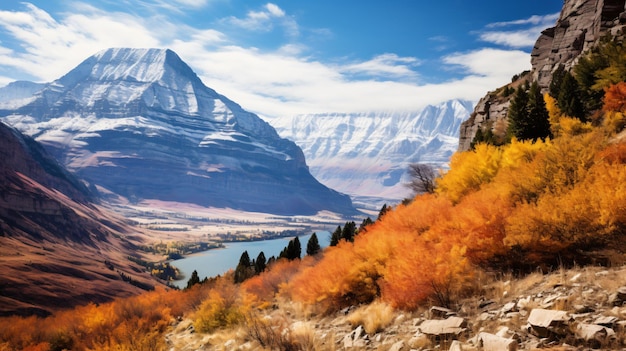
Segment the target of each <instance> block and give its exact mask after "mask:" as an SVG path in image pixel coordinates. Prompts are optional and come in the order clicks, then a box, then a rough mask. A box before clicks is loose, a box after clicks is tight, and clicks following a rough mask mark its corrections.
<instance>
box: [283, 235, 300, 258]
mask: <svg viewBox="0 0 626 351" xmlns="http://www.w3.org/2000/svg"><path fill="white" fill-rule="evenodd" d="M300 255H302V246H301V245H300V239H298V237H295V238H294V239H292V240H289V244H287V247H285V248H284V249H283V250H282V251H281V252H280V255H278V258H286V259H288V260H290V261H293V260H295V259H300Z"/></svg>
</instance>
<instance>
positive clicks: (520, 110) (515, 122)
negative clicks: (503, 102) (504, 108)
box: [507, 84, 528, 139]
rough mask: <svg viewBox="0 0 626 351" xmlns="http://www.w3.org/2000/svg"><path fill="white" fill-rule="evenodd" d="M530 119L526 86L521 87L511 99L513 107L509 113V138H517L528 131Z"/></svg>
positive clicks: (510, 107) (511, 106)
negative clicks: (528, 119) (528, 120)
mask: <svg viewBox="0 0 626 351" xmlns="http://www.w3.org/2000/svg"><path fill="white" fill-rule="evenodd" d="M527 117H528V93H527V92H526V86H525V84H524V85H520V86H519V87H518V88H517V90H516V91H515V95H513V99H511V105H510V106H509V111H508V120H509V127H508V130H507V134H508V135H509V137H517V138H518V139H519V135H521V134H522V133H523V132H524V130H526V129H528V126H527V125H526V122H527Z"/></svg>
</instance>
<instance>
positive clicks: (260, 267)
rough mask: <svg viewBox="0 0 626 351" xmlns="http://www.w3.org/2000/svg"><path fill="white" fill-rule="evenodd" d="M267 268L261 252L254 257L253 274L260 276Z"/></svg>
mask: <svg viewBox="0 0 626 351" xmlns="http://www.w3.org/2000/svg"><path fill="white" fill-rule="evenodd" d="M266 267H267V259H265V254H264V253H263V251H261V252H259V255H258V256H257V257H256V261H254V273H255V274H261V273H263V272H264V271H265V268H266Z"/></svg>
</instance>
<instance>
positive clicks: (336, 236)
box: [330, 226, 341, 246]
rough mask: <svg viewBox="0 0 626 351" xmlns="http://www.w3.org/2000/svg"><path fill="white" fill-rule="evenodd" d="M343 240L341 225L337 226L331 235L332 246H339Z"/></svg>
mask: <svg viewBox="0 0 626 351" xmlns="http://www.w3.org/2000/svg"><path fill="white" fill-rule="evenodd" d="M339 240H341V226H337V229H335V231H334V232H333V234H332V235H331V236H330V246H337V244H339Z"/></svg>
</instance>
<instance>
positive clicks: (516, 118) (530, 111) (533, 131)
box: [508, 82, 552, 141]
mask: <svg viewBox="0 0 626 351" xmlns="http://www.w3.org/2000/svg"><path fill="white" fill-rule="evenodd" d="M508 118H509V127H508V134H509V137H515V138H517V139H518V140H533V141H536V140H539V139H542V140H543V139H546V138H549V137H551V135H552V134H551V132H550V121H549V116H548V110H547V109H546V103H545V101H544V99H543V94H542V93H541V89H540V88H539V84H538V83H537V82H533V83H532V84H531V85H530V86H528V84H523V85H520V86H519V87H518V88H517V90H516V92H515V95H514V96H513V99H512V100H511V106H510V107H509V112H508Z"/></svg>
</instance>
